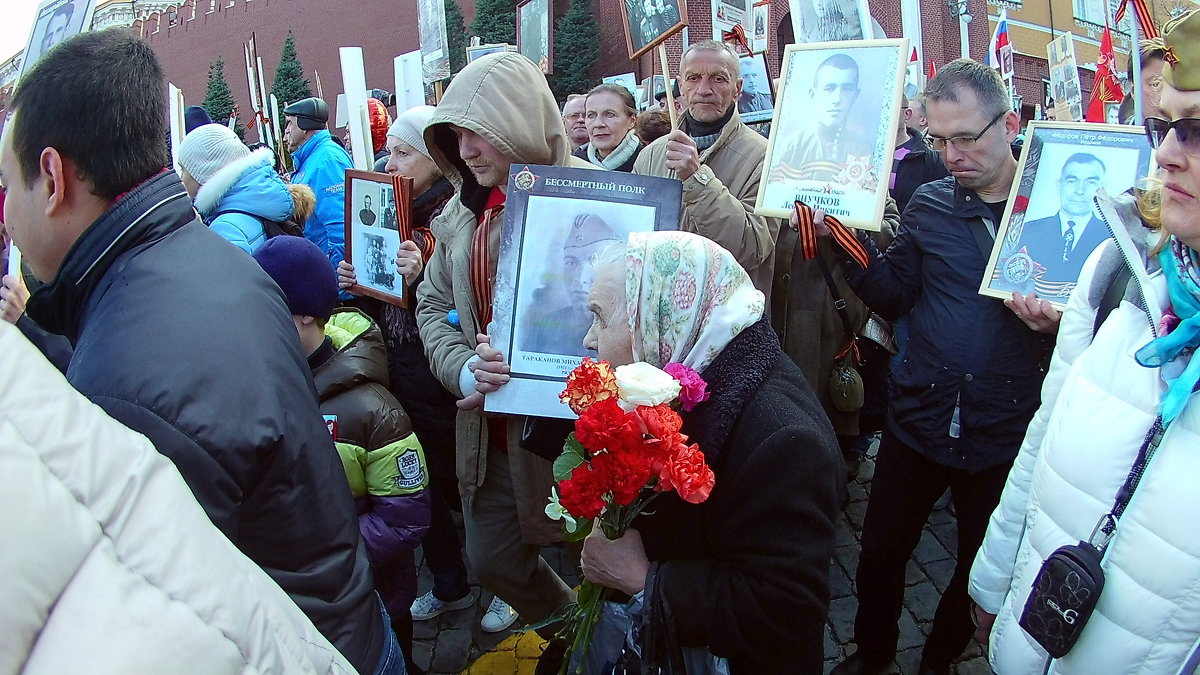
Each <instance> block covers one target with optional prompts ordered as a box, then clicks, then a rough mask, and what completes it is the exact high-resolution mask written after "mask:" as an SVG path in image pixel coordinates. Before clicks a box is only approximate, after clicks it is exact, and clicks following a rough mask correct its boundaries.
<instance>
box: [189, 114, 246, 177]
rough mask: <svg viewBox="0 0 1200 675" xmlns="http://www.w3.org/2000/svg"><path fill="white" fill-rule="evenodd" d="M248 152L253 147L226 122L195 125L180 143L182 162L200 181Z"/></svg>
mask: <svg viewBox="0 0 1200 675" xmlns="http://www.w3.org/2000/svg"><path fill="white" fill-rule="evenodd" d="M249 156H250V148H247V147H246V145H245V144H244V143H242V141H241V139H239V138H238V137H237V134H235V133H233V131H231V130H230V129H229V127H227V126H225V125H224V124H205V125H203V126H200V127H196V128H195V129H194V130H192V133H190V134H188V135H187V136H184V137H183V142H181V143H180V144H179V166H181V167H183V170H184V171H187V172H188V173H189V174H190V175H191V176H192V178H194V179H196V182H197V183H199V184H200V185H204V184H205V183H207V182H208V179H209V178H212V177H213V174H215V173H216V172H218V171H220V170H221V169H223V168H225V167H226V166H228V165H230V164H232V163H233V162H236V161H237V160H239V159H242V158H243V157H249Z"/></svg>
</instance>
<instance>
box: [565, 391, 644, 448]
mask: <svg viewBox="0 0 1200 675" xmlns="http://www.w3.org/2000/svg"><path fill="white" fill-rule="evenodd" d="M575 440H577V441H579V442H580V443H581V444H582V445H583V447H585V448H587V449H588V450H589V451H590V453H592V454H594V453H597V452H600V451H601V450H605V449H608V450H617V449H620V448H625V447H637V446H639V445H641V443H642V430H641V426H640V425H639V424H638V418H637V417H635V416H634V415H632V414H630V413H627V412H625V411H624V410H621V406H619V405H617V399H616V398H615V397H614V398H606V399H604V400H603V401H598V402H596V403H595V404H593V405H592V406H591V407H590V408H588V409H587V410H585V411H583V414H581V415H580V416H579V419H577V420H575Z"/></svg>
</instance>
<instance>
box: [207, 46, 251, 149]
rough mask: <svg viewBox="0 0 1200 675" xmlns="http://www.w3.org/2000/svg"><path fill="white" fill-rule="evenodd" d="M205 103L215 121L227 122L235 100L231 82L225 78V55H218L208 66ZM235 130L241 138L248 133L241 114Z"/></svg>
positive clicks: (219, 122) (209, 114)
mask: <svg viewBox="0 0 1200 675" xmlns="http://www.w3.org/2000/svg"><path fill="white" fill-rule="evenodd" d="M203 105H204V109H205V110H206V111H207V112H208V116H209V117H210V118H212V120H213V121H214V122H216V123H218V124H225V123H227V122H228V121H229V114H230V113H231V112H233V105H234V101H233V92H231V91H229V82H227V81H226V80H225V59H224V58H223V57H220V56H218V57H217V60H216V61H213V62H212V64H210V65H209V66H208V89H207V90H206V91H205V92H204V103H203ZM234 132H235V133H236V134H237V135H238V137H239V138H240V137H242V136H243V135H244V134H245V133H246V127H245V126H244V125H243V124H242V122H241V117H240V116H239V118H238V122H237V124H236V125H235V126H234Z"/></svg>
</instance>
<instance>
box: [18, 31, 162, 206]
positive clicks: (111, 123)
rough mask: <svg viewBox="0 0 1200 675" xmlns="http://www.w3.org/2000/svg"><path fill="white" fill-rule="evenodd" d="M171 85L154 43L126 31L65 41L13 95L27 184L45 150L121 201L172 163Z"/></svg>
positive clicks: (96, 191)
mask: <svg viewBox="0 0 1200 675" xmlns="http://www.w3.org/2000/svg"><path fill="white" fill-rule="evenodd" d="M165 92H166V86H165V84H164V81H163V72H162V67H161V66H159V63H158V59H157V58H156V57H155V55H154V50H152V49H151V48H150V45H148V44H146V43H145V42H144V41H142V40H141V39H139V38H138V37H137V36H136V35H134V33H133V31H131V30H129V29H127V28H108V29H105V30H100V31H91V32H87V33H81V34H79V35H75V36H73V37H71V38H68V39H67V40H64V41H63V42H60V43H59V44H58V45H56V46H55V47H54V49H52V50H50V51H49V52H48V53H46V55H45V56H43V57H42V58H41V59H40V60H39V61H38V62H37V63H36V64H34V66H33V67H32V68H31V69H30V70H29V72H28V73H26V74H25V76H24V77H22V78H21V81H20V83H19V84H18V85H17V89H16V91H15V92H14V93H13V98H12V110H13V111H14V112H15V113H19V114H17V115H16V117H15V119H14V120H12V123H13V130H12V140H13V149H14V151H15V153H16V156H17V161H18V163H19V164H20V167H21V174H22V175H23V177H24V179H25V184H26V185H27V186H29V185H32V184H33V180H34V178H36V177H37V175H38V174H39V172H40V169H39V167H38V164H39V162H40V157H41V154H42V151H43V150H45V149H46V148H54V149H56V150H58V152H59V153H60V154H62V155H63V156H64V157H68V158H70V159H71V161H72V162H74V164H75V167H76V171H77V172H78V176H79V178H80V179H82V180H86V181H88V182H90V183H91V192H92V194H94V195H96V196H97V197H102V198H104V199H115V198H116V197H117V195H120V194H121V193H123V192H128V191H129V190H130V189H132V188H133V187H135V186H137V185H138V184H139V183H141V182H142V181H144V180H146V179H147V178H149V177H150V176H152V175H154V174H155V173H158V172H159V171H161V170H162V169H163V168H164V167H166V166H167V164H168V162H169V161H170V157H169V155H168V151H167V146H166V145H165V144H164V143H163V137H164V134H165V133H166V131H167V110H166V96H164V94H165Z"/></svg>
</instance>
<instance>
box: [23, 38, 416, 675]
mask: <svg viewBox="0 0 1200 675" xmlns="http://www.w3.org/2000/svg"><path fill="white" fill-rule="evenodd" d="M114 82H117V83H120V86H114V85H113V83H114ZM163 91H164V82H163V75H162V70H161V68H160V67H159V64H158V61H157V59H156V58H155V56H154V53H153V51H152V50H151V49H150V47H149V46H148V45H147V44H145V43H144V42H142V41H141V40H139V39H138V38H137V37H136V36H134V35H133V34H132V33H131V32H129V31H128V30H125V29H110V30H103V31H93V32H89V33H83V34H81V35H78V36H75V37H73V38H71V39H69V40H67V41H66V42H63V43H62V44H60V45H59V46H58V47H56V48H55V49H54V50H53V51H52V52H51V53H50V54H48V55H47V56H46V57H45V58H43V59H42V60H41V61H39V62H38V63H37V64H36V65H35V66H34V67H33V68H32V69H31V70H30V71H29V72H28V73H27V74H26V75H25V77H24V78H23V79H22V81H21V83H20V85H19V86H18V88H17V90H16V92H15V94H14V95H13V99H12V105H11V109H12V110H13V113H12V116H11V117H10V118H9V120H8V124H7V125H5V128H4V135H3V139H2V140H0V180H3V183H4V185H5V187H6V189H7V202H6V204H5V210H6V211H5V213H6V216H7V221H6V224H7V226H8V228H9V231H10V233H11V234H12V236H13V239H14V241H16V242H17V244H18V246H20V248H21V250H22V251H23V252H24V253H25V260H26V261H27V262H28V263H29V265H30V267H31V269H32V270H33V273H34V275H35V276H37V277H38V278H39V279H43V280H47V281H48V283H47V284H46V285H45V286H43V287H41V288H39V289H38V290H37V291H35V292H34V293H33V295H32V296H31V297H30V298H29V303H28V306H27V312H28V314H29V317H30V318H31V319H33V320H34V321H36V322H37V323H38V324H40V325H41V326H42V327H44V328H46V329H47V330H49V331H51V332H54V333H57V334H61V335H64V336H66V337H67V339H69V340H70V341H71V343H72V344H73V345H74V354H73V355H72V357H71V361H70V365H69V366H68V367H67V379H68V380H69V381H70V382H71V384H72V385H73V386H74V387H75V388H76V389H78V390H79V391H80V392H82V393H84V394H86V395H87V396H88V397H89V398H90V399H91V400H92V401H93V402H95V403H96V404H97V405H99V406H100V407H102V408H103V409H104V410H105V411H106V412H107V413H108V414H109V415H111V416H113V417H115V418H116V419H117V420H119V421H121V422H123V423H124V424H126V425H127V426H129V427H131V428H133V429H135V430H137V431H139V432H141V433H143V434H145V435H146V436H148V437H149V438H150V440H151V441H153V442H154V445H155V447H157V448H158V450H159V452H161V453H163V454H164V455H166V456H167V457H170V458H171V460H172V461H173V462H174V463H175V465H176V466H177V467H178V468H179V472H180V473H181V474H183V477H184V479H185V480H186V481H187V483H188V485H189V486H190V487H191V489H192V492H193V493H194V494H195V496H196V499H197V500H198V501H199V502H200V504H201V505H202V506H203V507H204V510H205V511H206V512H207V513H208V516H209V518H211V519H212V521H213V523H214V524H215V525H216V526H217V527H218V528H220V529H221V531H222V532H224V533H225V535H226V536H228V537H229V538H230V539H231V540H232V541H233V543H234V544H236V545H237V546H238V548H240V549H241V550H242V552H243V553H245V554H246V555H247V556H248V557H249V558H250V559H252V560H254V561H255V562H256V563H258V565H259V566H261V567H262V568H263V570H264V571H266V572H267V573H268V574H269V575H270V576H271V578H273V579H274V580H275V581H276V582H277V583H278V584H279V585H280V586H281V587H282V588H283V589H284V590H285V591H287V592H288V594H289V595H291V597H292V599H293V600H295V601H296V604H297V605H299V607H300V608H301V609H302V610H303V611H304V612H305V613H306V614H307V615H308V617H309V618H310V619H312V621H313V623H314V624H315V625H316V627H317V628H318V629H319V630H320V631H321V632H322V633H323V634H324V635H325V636H326V637H327V638H328V639H329V641H330V642H332V643H333V644H334V645H335V646H336V647H337V648H338V649H339V650H340V651H341V652H342V653H343V655H345V657H346V658H347V659H348V660H349V661H350V663H351V664H353V665H354V667H355V668H357V669H358V670H360V671H362V672H366V673H373V672H375V673H380V672H394V671H393V670H389V668H390V669H395V668H400V669H402V668H403V666H402V665H399V666H397V665H396V664H402V662H403V659H402V658H401V657H400V656H399V648H398V647H397V646H396V641H395V636H394V635H393V634H392V632H391V629H390V627H387V626H386V624H385V622H384V621H383V616H382V610H381V607H380V605H379V601H378V598H377V596H376V594H375V592H374V585H373V583H372V580H371V575H370V570H369V568H368V562H367V554H366V550H365V548H364V546H363V543H362V540H361V539H360V537H359V534H358V523H357V518H356V514H355V511H354V506H353V503H352V501H351V498H350V490H349V488H348V486H347V483H346V479H345V474H344V472H343V470H342V467H341V462H340V461H339V460H338V457H337V452H336V450H335V449H334V446H333V441H332V439H331V438H330V436H329V433H328V431H326V429H325V425H324V424H323V421H322V418H321V415H320V413H319V411H318V408H317V400H316V391H315V389H314V387H313V383H312V379H311V377H310V376H309V375H308V368H307V364H306V362H305V358H304V355H303V354H302V353H301V350H300V344H299V340H298V338H297V336H296V329H295V327H294V326H293V324H292V322H291V319H290V315H289V313H288V309H287V306H286V304H285V303H284V299H283V296H282V294H281V293H280V291H279V288H278V287H277V286H276V285H275V284H274V283H272V281H271V279H270V278H269V277H268V276H267V275H266V273H265V272H263V271H262V269H261V268H259V266H258V264H257V263H256V262H255V261H254V260H253V259H251V258H250V257H249V256H246V255H242V254H241V253H240V252H239V251H238V250H237V248H235V247H233V246H232V245H230V244H229V243H228V242H226V241H225V240H223V239H222V238H221V237H220V236H219V235H217V234H216V233H214V232H212V231H210V230H209V229H208V228H206V227H205V226H204V224H203V223H201V222H200V221H199V220H198V219H197V218H196V215H195V213H194V210H193V208H192V203H191V201H190V200H189V199H188V197H187V193H186V192H185V191H184V188H183V184H182V183H181V182H180V180H179V177H178V176H176V175H175V173H173V172H171V171H168V170H167V169H165V168H164V167H166V166H167V164H168V161H169V157H168V155H167V149H166V147H165V145H164V144H163V142H162V139H163V136H164V132H165V128H164V122H165V120H166V119H167V117H166V110H165V105H164V101H163V97H162V92H163ZM47 433H53V430H52V429H48V430H47ZM163 526H164V527H170V523H163Z"/></svg>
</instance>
